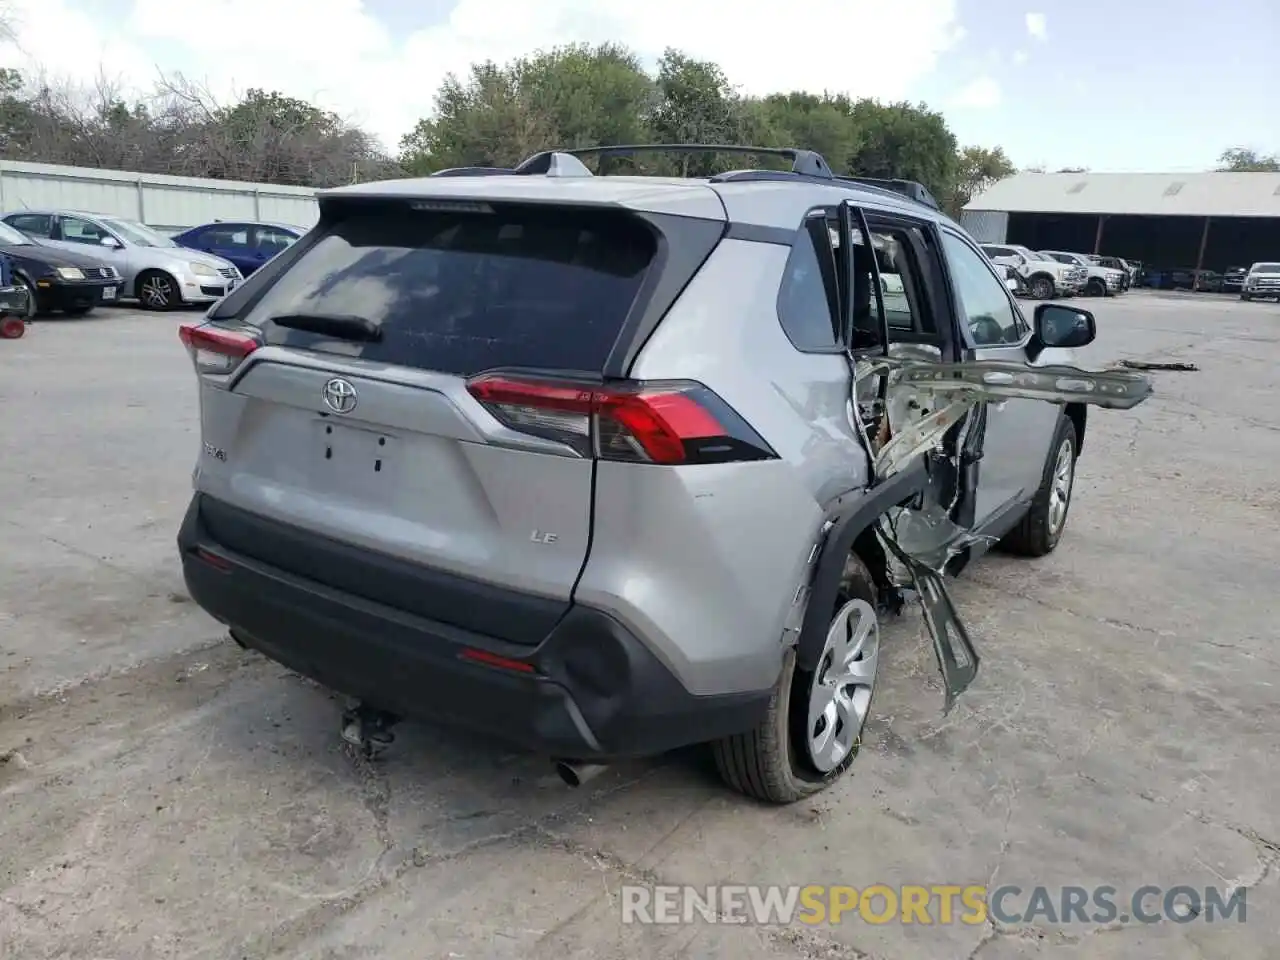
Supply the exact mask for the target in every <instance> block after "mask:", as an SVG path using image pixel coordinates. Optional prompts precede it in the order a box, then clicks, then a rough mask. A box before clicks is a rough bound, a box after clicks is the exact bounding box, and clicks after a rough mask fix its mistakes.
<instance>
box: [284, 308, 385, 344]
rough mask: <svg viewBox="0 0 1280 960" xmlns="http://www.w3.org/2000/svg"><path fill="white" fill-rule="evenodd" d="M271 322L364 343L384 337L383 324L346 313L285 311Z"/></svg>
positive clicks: (374, 341)
mask: <svg viewBox="0 0 1280 960" xmlns="http://www.w3.org/2000/svg"><path fill="white" fill-rule="evenodd" d="M271 322H272V323H274V324H275V325H276V326H277V327H287V328H289V329H290V330H305V331H307V332H308V333H318V334H320V335H321V336H324V337H334V338H336V339H338V340H358V341H360V342H362V343H377V342H378V341H379V340H381V339H382V326H381V325H380V324H376V323H374V322H373V321H372V320H370V319H368V318H367V317H357V316H355V315H354V314H345V313H285V314H281V315H280V316H278V317H272V318H271Z"/></svg>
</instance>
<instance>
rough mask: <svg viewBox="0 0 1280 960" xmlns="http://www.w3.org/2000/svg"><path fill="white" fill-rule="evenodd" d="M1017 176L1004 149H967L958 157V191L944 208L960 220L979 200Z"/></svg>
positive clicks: (945, 203)
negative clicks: (972, 202) (965, 210)
mask: <svg viewBox="0 0 1280 960" xmlns="http://www.w3.org/2000/svg"><path fill="white" fill-rule="evenodd" d="M1016 172H1017V170H1016V168H1015V167H1014V165H1013V162H1012V161H1011V160H1010V159H1009V158H1008V156H1006V155H1005V152H1004V150H1003V148H1001V147H993V148H991V149H987V148H986V147H965V148H964V149H962V150H961V151H960V153H959V154H958V155H957V157H956V178H955V189H954V191H953V192H952V194H951V196H950V197H947V198H946V199H945V200H944V201H943V206H944V207H946V210H947V212H948V213H949V214H951V216H953V217H958V216H959V215H960V211H961V210H963V209H964V205H965V204H966V203H968V202H969V201H970V200H972V199H973V198H974V197H975V196H977V195H978V194H980V193H982V191H984V190H987V189H989V188H990V187H991V185H992V184H994V183H996V182H997V181H999V180H1003V179H1004V178H1005V177H1009V176H1012V175H1013V174H1014V173H1016Z"/></svg>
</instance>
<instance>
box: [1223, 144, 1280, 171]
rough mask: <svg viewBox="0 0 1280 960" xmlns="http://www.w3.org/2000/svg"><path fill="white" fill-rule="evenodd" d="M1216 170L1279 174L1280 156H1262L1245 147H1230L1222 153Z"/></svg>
mask: <svg viewBox="0 0 1280 960" xmlns="http://www.w3.org/2000/svg"><path fill="white" fill-rule="evenodd" d="M1218 169H1219V170H1228V171H1231V172H1232V173H1277V172H1280V156H1278V155H1276V154H1274V153H1273V154H1262V153H1259V152H1258V151H1257V150H1251V149H1248V148H1247V147H1232V148H1231V149H1229V150H1224V151H1222V156H1220V157H1219V158H1218Z"/></svg>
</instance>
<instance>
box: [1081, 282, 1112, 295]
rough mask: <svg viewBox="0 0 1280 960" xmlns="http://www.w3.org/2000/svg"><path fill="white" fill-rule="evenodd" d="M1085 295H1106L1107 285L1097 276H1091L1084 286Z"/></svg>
mask: <svg viewBox="0 0 1280 960" xmlns="http://www.w3.org/2000/svg"><path fill="white" fill-rule="evenodd" d="M1084 295H1085V296H1086V297H1105V296H1106V295H1107V285H1106V284H1105V283H1104V282H1103V281H1101V280H1099V279H1098V278H1097V277H1092V278H1090V280H1089V283H1088V284H1087V285H1086V286H1085V288H1084Z"/></svg>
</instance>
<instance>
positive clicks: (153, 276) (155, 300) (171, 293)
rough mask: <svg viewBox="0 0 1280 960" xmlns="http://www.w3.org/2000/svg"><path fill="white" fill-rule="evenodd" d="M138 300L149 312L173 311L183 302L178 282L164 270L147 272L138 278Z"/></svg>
mask: <svg viewBox="0 0 1280 960" xmlns="http://www.w3.org/2000/svg"><path fill="white" fill-rule="evenodd" d="M138 300H139V302H141V304H142V306H143V307H145V308H146V309H148V310H172V309H173V308H174V307H176V306H177V305H178V304H179V303H180V302H181V300H182V298H181V296H180V295H179V294H178V281H176V280H174V279H173V277H171V276H169V274H167V273H165V272H164V271H163V270H147V271H144V272H143V273H141V274H139V276H138Z"/></svg>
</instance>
